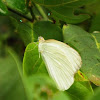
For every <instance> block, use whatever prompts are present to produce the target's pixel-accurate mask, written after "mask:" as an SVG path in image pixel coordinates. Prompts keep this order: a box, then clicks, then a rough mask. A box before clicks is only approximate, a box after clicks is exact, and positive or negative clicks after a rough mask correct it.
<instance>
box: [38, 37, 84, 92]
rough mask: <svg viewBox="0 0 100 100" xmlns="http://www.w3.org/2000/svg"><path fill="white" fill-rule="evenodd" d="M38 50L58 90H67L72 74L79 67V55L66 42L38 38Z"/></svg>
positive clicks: (71, 80)
mask: <svg viewBox="0 0 100 100" xmlns="http://www.w3.org/2000/svg"><path fill="white" fill-rule="evenodd" d="M38 48H39V52H40V53H41V56H42V58H43V60H44V62H45V65H46V68H47V70H48V72H49V75H50V76H51V77H52V79H53V80H54V81H55V83H56V85H57V87H58V89H59V90H62V91H63V90H67V89H68V88H69V87H70V86H71V85H72V84H73V82H74V74H75V73H76V72H77V71H78V70H79V68H80V67H81V62H82V61H81V57H80V55H79V54H78V52H77V51H76V50H74V49H73V48H71V47H70V46H68V45H67V44H65V43H63V42H60V41H57V40H54V39H49V40H44V38H43V37H40V38H39V45H38Z"/></svg>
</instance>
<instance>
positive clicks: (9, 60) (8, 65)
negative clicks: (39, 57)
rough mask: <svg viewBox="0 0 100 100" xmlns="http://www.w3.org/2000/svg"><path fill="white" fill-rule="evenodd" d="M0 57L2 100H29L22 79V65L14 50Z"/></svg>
mask: <svg viewBox="0 0 100 100" xmlns="http://www.w3.org/2000/svg"><path fill="white" fill-rule="evenodd" d="M6 50H7V51H6V52H7V55H6V56H4V57H1V56H0V100H28V99H27V95H26V91H25V89H24V88H25V87H24V85H23V79H22V69H21V63H20V60H19V59H18V57H17V56H16V54H15V53H14V51H13V50H11V49H8V48H6Z"/></svg>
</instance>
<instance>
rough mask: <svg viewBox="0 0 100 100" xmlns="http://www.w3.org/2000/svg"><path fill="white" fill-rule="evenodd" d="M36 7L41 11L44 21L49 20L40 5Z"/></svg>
mask: <svg viewBox="0 0 100 100" xmlns="http://www.w3.org/2000/svg"><path fill="white" fill-rule="evenodd" d="M35 6H36V7H37V9H38V10H39V12H40V14H41V15H42V16H43V18H44V20H49V19H48V17H47V15H46V14H45V12H44V11H43V9H42V7H41V6H40V5H38V4H35Z"/></svg>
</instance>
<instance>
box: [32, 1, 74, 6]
mask: <svg viewBox="0 0 100 100" xmlns="http://www.w3.org/2000/svg"><path fill="white" fill-rule="evenodd" d="M32 1H33V2H35V3H37V4H40V5H43V6H58V5H64V4H69V3H71V2H75V1H76V0H63V1H62V0H47V1H46V0H32Z"/></svg>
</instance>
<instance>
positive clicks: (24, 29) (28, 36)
mask: <svg viewBox="0 0 100 100" xmlns="http://www.w3.org/2000/svg"><path fill="white" fill-rule="evenodd" d="M32 27H33V24H32V23H30V22H22V23H19V24H18V27H17V32H18V33H19V35H20V37H21V39H22V40H23V41H24V44H25V45H28V44H29V43H31V42H33V41H34V36H33V35H34V34H33V29H32Z"/></svg>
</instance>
